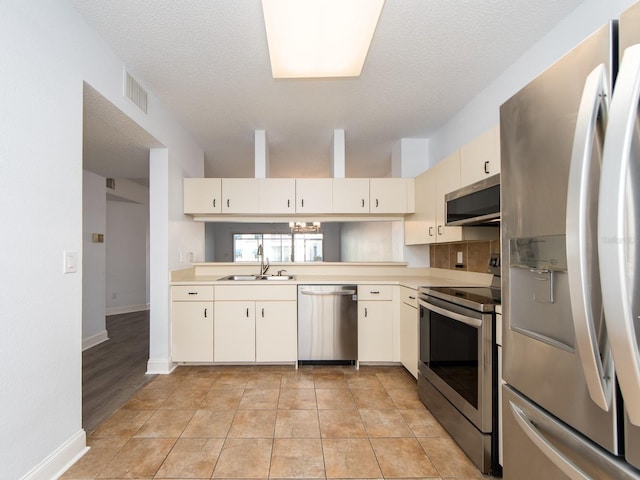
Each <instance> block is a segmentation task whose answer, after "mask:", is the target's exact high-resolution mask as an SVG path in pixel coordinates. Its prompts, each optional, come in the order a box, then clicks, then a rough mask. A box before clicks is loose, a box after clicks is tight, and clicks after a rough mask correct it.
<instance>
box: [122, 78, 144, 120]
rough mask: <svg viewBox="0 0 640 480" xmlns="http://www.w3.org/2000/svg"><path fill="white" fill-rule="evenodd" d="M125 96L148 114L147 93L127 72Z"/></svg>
mask: <svg viewBox="0 0 640 480" xmlns="http://www.w3.org/2000/svg"><path fill="white" fill-rule="evenodd" d="M124 96H125V97H127V98H128V99H129V100H131V101H132V102H133V103H134V104H135V105H136V106H137V107H138V108H139V109H140V110H142V111H143V112H144V113H145V114H146V113H147V91H146V90H145V89H144V88H143V87H142V85H140V84H139V83H138V82H137V81H136V79H135V78H133V77H132V76H131V75H130V74H129V72H127V71H125V72H124Z"/></svg>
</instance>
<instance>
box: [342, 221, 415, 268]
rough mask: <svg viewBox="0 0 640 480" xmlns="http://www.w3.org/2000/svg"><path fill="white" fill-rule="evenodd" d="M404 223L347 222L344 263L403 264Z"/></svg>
mask: <svg viewBox="0 0 640 480" xmlns="http://www.w3.org/2000/svg"><path fill="white" fill-rule="evenodd" d="M403 247H404V231H403V228H402V222H400V221H398V222H345V223H343V224H342V235H341V247H340V249H341V251H342V259H341V260H342V261H343V262H402V261H404V260H403Z"/></svg>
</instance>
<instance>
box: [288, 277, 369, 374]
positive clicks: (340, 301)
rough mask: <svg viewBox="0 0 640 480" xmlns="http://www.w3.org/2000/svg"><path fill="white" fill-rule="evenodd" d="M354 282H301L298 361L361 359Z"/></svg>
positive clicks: (319, 361)
mask: <svg viewBox="0 0 640 480" xmlns="http://www.w3.org/2000/svg"><path fill="white" fill-rule="evenodd" d="M357 300H358V297H357V288H356V286H355V285H299V286H298V362H299V363H300V364H305V363H316V364H317V363H348V364H354V363H355V362H356V361H357V359H358V301H357Z"/></svg>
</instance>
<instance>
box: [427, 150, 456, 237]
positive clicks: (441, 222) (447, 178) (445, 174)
mask: <svg viewBox="0 0 640 480" xmlns="http://www.w3.org/2000/svg"><path fill="white" fill-rule="evenodd" d="M433 170H434V174H435V177H434V181H435V193H436V202H435V204H436V242H458V241H460V240H462V227H447V226H446V221H447V219H446V205H445V201H444V196H445V195H446V194H447V193H449V192H452V191H453V190H456V189H458V188H460V150H456V151H455V152H454V153H453V154H451V155H449V156H448V157H447V158H445V159H444V160H442V161H441V162H439V163H437V164H436V165H435V166H434V167H433Z"/></svg>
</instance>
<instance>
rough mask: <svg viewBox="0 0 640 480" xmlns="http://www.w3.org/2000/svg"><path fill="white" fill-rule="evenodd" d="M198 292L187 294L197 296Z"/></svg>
mask: <svg viewBox="0 0 640 480" xmlns="http://www.w3.org/2000/svg"><path fill="white" fill-rule="evenodd" d="M197 294H198V292H189V295H197Z"/></svg>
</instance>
